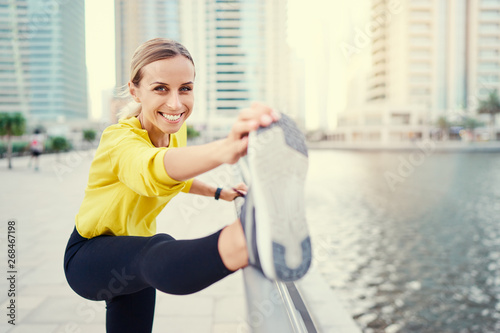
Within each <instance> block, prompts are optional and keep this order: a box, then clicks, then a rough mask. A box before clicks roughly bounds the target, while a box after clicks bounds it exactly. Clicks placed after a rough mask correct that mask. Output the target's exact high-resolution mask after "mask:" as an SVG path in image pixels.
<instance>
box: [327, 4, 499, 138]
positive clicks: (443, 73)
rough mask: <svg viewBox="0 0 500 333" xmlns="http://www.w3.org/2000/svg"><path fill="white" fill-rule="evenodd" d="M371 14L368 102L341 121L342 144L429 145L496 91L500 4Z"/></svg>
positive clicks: (407, 7)
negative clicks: (443, 124) (440, 123)
mask: <svg viewBox="0 0 500 333" xmlns="http://www.w3.org/2000/svg"><path fill="white" fill-rule="evenodd" d="M371 12H372V15H371V20H370V22H369V23H367V26H366V29H365V33H366V35H368V36H370V38H371V62H372V66H371V72H370V74H369V76H368V78H367V87H366V98H365V100H364V101H363V103H361V105H357V106H356V107H353V106H352V105H351V106H348V108H347V110H346V112H345V113H344V114H343V115H342V116H341V117H340V119H339V125H340V126H339V129H338V131H337V132H338V133H337V134H342V135H341V137H343V138H345V140H352V141H382V142H393V141H408V140H414V139H427V138H429V136H431V135H432V134H433V128H434V129H435V128H436V121H437V119H438V118H440V117H446V119H448V120H449V121H455V120H457V119H460V118H461V117H464V116H471V115H473V114H474V113H475V111H476V110H477V106H478V104H479V103H478V101H479V100H481V99H484V98H486V97H487V95H488V94H489V93H490V92H492V91H494V90H497V91H498V90H500V79H499V77H500V57H499V51H500V0H412V1H401V0H374V1H372V7H371Z"/></svg>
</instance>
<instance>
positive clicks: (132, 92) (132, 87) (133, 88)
mask: <svg viewBox="0 0 500 333" xmlns="http://www.w3.org/2000/svg"><path fill="white" fill-rule="evenodd" d="M128 91H129V92H130V95H131V96H132V98H133V99H134V101H136V102H137V103H140V102H141V100H140V99H139V96H137V87H136V86H135V84H133V83H132V81H128Z"/></svg>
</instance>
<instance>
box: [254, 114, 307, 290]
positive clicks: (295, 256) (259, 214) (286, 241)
mask: <svg viewBox="0 0 500 333" xmlns="http://www.w3.org/2000/svg"><path fill="white" fill-rule="evenodd" d="M249 140H250V141H249V146H248V166H249V169H250V173H251V176H252V179H251V185H250V186H251V187H252V191H253V193H254V203H255V207H256V208H255V214H256V216H255V219H256V223H258V225H257V228H256V232H257V234H256V238H257V239H256V242H257V247H258V249H259V257H260V263H261V266H262V270H263V272H264V274H265V275H266V276H267V277H269V278H271V279H278V280H282V281H294V280H297V279H300V278H301V277H303V276H304V275H305V274H306V272H307V271H308V269H309V266H310V264H311V240H310V237H309V232H308V228H307V222H306V214H305V204H304V202H305V201H304V184H305V179H306V173H307V169H308V156H307V147H306V145H305V141H304V136H303V134H302V133H301V132H300V131H299V129H298V128H297V127H296V126H295V124H294V123H293V121H291V120H290V119H289V118H288V117H286V116H284V115H283V116H282V118H281V119H280V120H279V121H278V122H277V123H273V124H272V125H270V126H269V127H266V128H260V129H259V130H257V131H256V132H252V133H250V138H249Z"/></svg>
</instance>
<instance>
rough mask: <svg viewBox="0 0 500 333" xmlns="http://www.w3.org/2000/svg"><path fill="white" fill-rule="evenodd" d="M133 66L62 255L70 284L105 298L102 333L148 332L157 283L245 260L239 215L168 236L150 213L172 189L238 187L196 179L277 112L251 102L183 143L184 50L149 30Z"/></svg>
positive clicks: (206, 275) (181, 283)
mask: <svg viewBox="0 0 500 333" xmlns="http://www.w3.org/2000/svg"><path fill="white" fill-rule="evenodd" d="M131 69H132V70H131V77H130V81H129V83H128V90H129V92H130V95H131V97H132V98H133V100H134V101H135V103H136V104H137V106H136V107H135V108H133V109H132V111H131V112H126V113H124V114H122V116H121V119H120V121H119V123H118V124H114V125H111V126H109V127H108V128H106V129H105V130H104V132H103V134H102V137H101V140H100V143H99V147H98V148H97V151H96V153H95V157H94V160H93V162H92V165H91V168H90V174H89V180H88V184H87V189H86V191H85V197H84V199H83V202H82V204H81V206H80V210H79V212H78V214H77V216H76V221H75V229H74V231H73V233H72V235H71V236H70V240H69V242H68V246H67V248H66V253H65V257H64V268H65V273H66V278H67V280H68V283H69V285H70V286H71V287H72V288H73V290H74V291H75V292H76V293H78V294H79V295H80V296H82V297H84V298H87V299H91V300H101V301H106V304H107V307H106V309H107V312H106V327H107V332H108V333H114V332H120V333H126V332H134V333H143V332H151V328H152V323H153V314H154V306H155V293H156V290H157V289H158V290H160V291H163V292H166V293H171V294H189V293H193V292H196V291H199V290H201V289H203V288H205V287H207V286H209V285H210V284H212V283H214V282H216V281H218V280H220V279H222V278H224V277H225V276H227V275H229V274H231V273H232V272H233V271H235V270H237V269H240V268H243V267H245V266H247V265H248V264H249V263H248V252H247V251H248V250H247V243H246V239H245V235H244V233H243V229H242V225H241V222H240V220H239V219H236V220H235V221H234V222H233V223H232V224H230V225H228V226H226V227H225V228H223V229H221V230H219V231H217V232H215V233H214V234H212V235H209V236H206V237H203V238H199V239H193V240H182V241H176V240H174V239H173V238H172V237H171V236H170V235H167V234H156V216H157V215H158V214H159V213H160V212H161V211H162V209H163V208H164V207H165V206H166V205H167V204H168V203H169V202H170V200H171V199H172V198H173V197H175V196H176V195H177V194H178V193H180V192H185V193H191V194H198V195H204V196H212V197H214V198H215V199H216V200H218V199H219V198H220V199H222V200H226V201H232V200H234V199H235V198H236V197H238V196H241V195H242V194H245V192H246V190H247V186H246V185H245V184H243V183H241V184H238V185H236V186H234V187H230V188H228V189H222V188H215V187H214V186H211V185H208V184H206V183H203V182H202V181H199V180H197V179H194V178H195V177H196V176H198V175H200V174H202V173H204V172H206V171H209V170H212V169H214V168H216V167H218V166H220V165H221V164H223V163H236V162H237V161H238V160H239V159H240V157H242V156H244V155H245V154H246V151H247V146H248V135H249V133H250V132H252V131H255V130H257V129H258V128H259V127H267V126H269V125H271V123H273V122H275V121H277V120H278V119H279V115H278V114H277V113H276V112H274V111H273V110H272V109H271V108H270V107H268V106H265V105H262V104H258V103H254V104H252V106H251V107H250V108H249V109H246V110H243V111H242V112H241V113H240V115H239V116H238V117H237V119H236V120H235V122H234V125H233V127H232V130H231V132H230V134H229V135H228V136H227V137H226V138H225V139H222V140H218V141H214V142H211V143H208V144H204V145H201V146H192V147H185V146H186V137H187V131H186V125H185V121H186V119H188V118H189V116H190V115H191V112H192V110H193V104H194V96H193V89H194V79H195V69H194V62H193V59H192V58H191V55H190V54H189V52H188V51H187V50H186V49H185V48H184V46H182V45H181V44H179V43H177V42H175V41H172V40H168V39H162V38H156V39H153V40H150V41H148V42H146V43H144V44H143V45H141V46H140V47H139V48H138V49H137V50H136V52H135V54H134V56H133V61H132V66H131ZM117 274H121V275H117ZM118 276H119V277H118ZM117 278H118V279H119V281H122V282H123V283H122V284H121V285H119V286H117V285H116V284H117V283H118V281H117ZM137 304H140V305H141V306H137Z"/></svg>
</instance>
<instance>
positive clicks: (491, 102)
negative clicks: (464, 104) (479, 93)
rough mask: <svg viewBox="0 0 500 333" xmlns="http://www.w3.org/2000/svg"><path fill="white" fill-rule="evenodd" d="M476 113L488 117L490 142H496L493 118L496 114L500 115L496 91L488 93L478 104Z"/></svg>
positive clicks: (499, 100)
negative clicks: (487, 115)
mask: <svg viewBox="0 0 500 333" xmlns="http://www.w3.org/2000/svg"><path fill="white" fill-rule="evenodd" d="M477 112H479V113H480V114H489V115H490V136H491V139H492V140H496V132H495V117H496V114H497V113H500V98H499V97H498V91H497V90H494V91H492V92H490V94H489V95H488V97H487V98H486V99H484V100H482V101H480V102H479V108H478V110H477Z"/></svg>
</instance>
